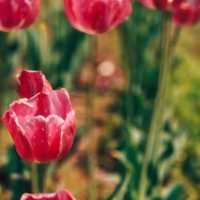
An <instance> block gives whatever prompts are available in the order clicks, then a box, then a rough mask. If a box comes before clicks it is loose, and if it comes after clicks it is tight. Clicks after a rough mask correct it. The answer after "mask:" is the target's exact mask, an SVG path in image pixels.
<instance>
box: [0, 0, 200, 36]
mask: <svg viewBox="0 0 200 200" xmlns="http://www.w3.org/2000/svg"><path fill="white" fill-rule="evenodd" d="M138 1H139V2H140V3H142V4H143V5H144V6H146V7H147V8H150V9H159V10H162V11H164V10H166V11H169V12H170V13H172V17H173V21H174V22H175V23H176V24H178V25H185V24H188V25H189V24H194V23H196V22H197V21H198V20H199V19H200V0H138ZM64 9H65V14H66V16H67V18H68V20H69V22H70V23H71V25H72V26H73V27H75V28H76V29H78V30H80V31H83V32H86V33H89V34H98V33H103V32H106V31H108V30H110V29H112V28H114V27H116V26H117V25H119V24H120V23H122V22H123V21H124V20H126V19H127V17H128V16H129V15H130V14H131V12H132V1H131V0H64ZM39 10H40V0H10V1H7V0H2V1H0V30H1V31H11V30H13V29H23V28H27V27H29V26H30V25H31V24H32V23H33V22H34V21H35V20H36V18H37V16H38V15H39Z"/></svg>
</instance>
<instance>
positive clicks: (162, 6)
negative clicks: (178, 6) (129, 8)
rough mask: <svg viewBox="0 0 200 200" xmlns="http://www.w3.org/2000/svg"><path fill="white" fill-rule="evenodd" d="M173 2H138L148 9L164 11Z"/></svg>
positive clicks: (150, 0) (140, 0)
mask: <svg viewBox="0 0 200 200" xmlns="http://www.w3.org/2000/svg"><path fill="white" fill-rule="evenodd" d="M173 1H174V0H139V2H140V3H142V4H143V5H144V6H145V7H147V8H150V9H160V10H166V9H168V7H169V6H170V5H171V4H172V2H173Z"/></svg>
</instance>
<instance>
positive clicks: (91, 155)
mask: <svg viewBox="0 0 200 200" xmlns="http://www.w3.org/2000/svg"><path fill="white" fill-rule="evenodd" d="M91 49H92V52H91V62H92V65H93V73H94V74H93V77H94V79H92V81H91V84H92V85H90V88H89V90H88V94H87V98H88V101H87V104H88V105H87V107H88V108H90V109H88V113H87V116H88V124H87V126H88V128H87V129H88V130H89V131H91V129H93V130H94V119H93V111H94V92H95V81H96V73H97V71H96V70H97V65H98V37H97V36H94V37H92V38H91ZM90 134H91V133H90ZM94 134H95V133H92V135H93V136H92V139H93V141H92V143H91V144H90V147H89V149H88V164H89V165H88V172H89V179H90V180H89V187H88V200H94V199H97V181H96V178H95V170H96V166H97V158H96V149H97V147H96V144H97V137H96V135H94Z"/></svg>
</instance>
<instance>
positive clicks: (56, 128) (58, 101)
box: [3, 71, 76, 163]
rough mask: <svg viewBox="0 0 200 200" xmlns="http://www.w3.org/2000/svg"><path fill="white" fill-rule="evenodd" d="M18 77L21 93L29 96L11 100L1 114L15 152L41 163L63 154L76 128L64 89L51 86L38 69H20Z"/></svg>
mask: <svg viewBox="0 0 200 200" xmlns="http://www.w3.org/2000/svg"><path fill="white" fill-rule="evenodd" d="M22 77H23V79H22ZM35 77H39V78H38V79H36V78H35ZM28 78H29V79H28ZM41 78H42V79H41ZM19 80H21V82H20V83H21V85H19V88H20V91H23V92H21V94H23V95H24V96H31V95H30V94H33V96H31V97H30V98H23V99H19V100H17V101H14V102H13V103H12V104H11V105H10V107H9V109H8V111H6V112H5V113H4V115H3V123H4V125H5V126H6V128H7V129H8V131H9V132H10V134H11V136H12V139H13V140H14V143H15V145H16V150H17V152H18V154H19V155H20V156H21V158H22V159H24V160H28V161H33V162H41V163H42V162H48V161H51V160H55V159H61V158H63V157H64V156H65V155H66V154H67V152H68V151H69V150H70V148H71V146H72V143H73V139H74V136H75V129H76V128H75V113H74V110H73V108H72V105H71V101H70V97H69V94H68V92H67V91H66V90H65V89H59V90H51V87H50V85H49V83H48V82H47V80H46V79H45V77H44V75H42V74H41V72H33V71H23V72H22V73H21V75H20V76H19ZM28 86H33V87H30V88H29V87H28ZM27 88H29V90H30V91H28V89H27ZM23 95H22V96H23Z"/></svg>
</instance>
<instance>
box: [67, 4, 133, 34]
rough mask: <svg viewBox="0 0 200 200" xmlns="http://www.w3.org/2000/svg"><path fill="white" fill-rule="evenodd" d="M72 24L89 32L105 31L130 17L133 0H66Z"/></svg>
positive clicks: (68, 15)
mask: <svg viewBox="0 0 200 200" xmlns="http://www.w3.org/2000/svg"><path fill="white" fill-rule="evenodd" d="M64 6H65V13H66V16H67V17H68V20H69V22H70V23H71V25H72V26H73V27H74V28H76V29H78V30H80V31H82V32H86V33H89V34H98V33H104V32H106V31H108V30H110V29H112V28H114V27H116V26H117V25H119V24H120V23H122V22H123V21H124V20H126V19H127V18H128V16H129V15H130V14H131V11H132V4H131V0H64Z"/></svg>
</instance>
